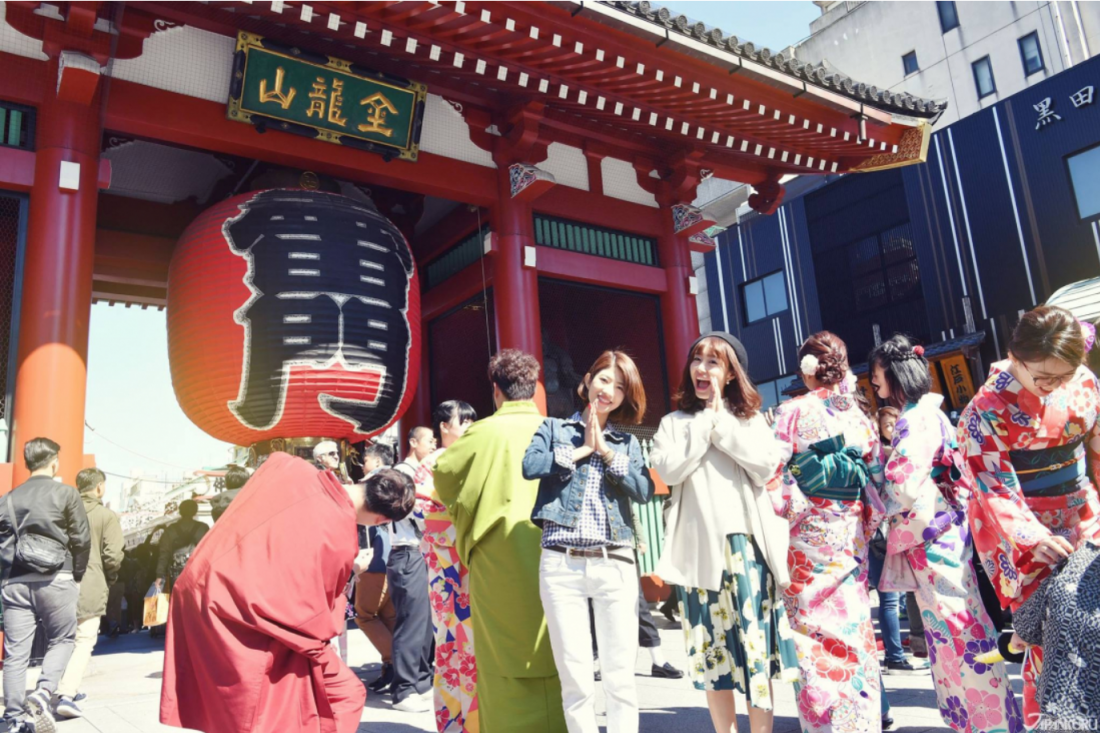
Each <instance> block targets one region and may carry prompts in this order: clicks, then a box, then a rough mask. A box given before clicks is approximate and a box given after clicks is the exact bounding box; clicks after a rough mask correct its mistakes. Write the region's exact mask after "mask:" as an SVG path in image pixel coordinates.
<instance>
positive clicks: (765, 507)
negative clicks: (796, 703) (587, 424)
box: [650, 331, 798, 733]
mask: <svg viewBox="0 0 1100 733" xmlns="http://www.w3.org/2000/svg"><path fill="white" fill-rule="evenodd" d="M677 400H678V406H679V408H680V409H679V410H678V411H676V412H674V413H672V414H671V415H666V416H665V417H664V418H663V419H662V420H661V426H660V428H659V429H658V431H657V436H656V438H655V440H654V446H653V451H652V452H651V454H650V458H651V460H652V463H653V467H654V469H656V471H657V473H658V474H659V475H660V477H661V479H662V480H663V481H664V482H665V483H666V484H668V485H669V486H671V487H672V497H671V510H670V512H669V517H668V530H667V534H666V537H665V548H664V552H663V554H662V555H661V560H660V563H659V564H658V567H657V575H659V576H660V577H661V578H662V579H663V580H664V581H665V582H666V583H670V584H673V585H677V586H680V588H679V590H678V593H679V594H680V614H681V617H682V619H683V625H684V633H685V636H686V637H687V646H688V656H689V658H690V662H691V665H690V666H691V675H692V681H693V682H694V683H695V687H696V688H697V689H700V690H705V691H706V693H707V706H708V707H709V709H710V714H711V719H712V720H713V722H714V728H715V730H717V731H720V733H728V732H729V731H731V730H732V731H735V730H737V727H736V726H737V715H736V710H735V707H734V696H733V691H734V690H735V689H736V690H738V691H739V692H741V693H742V694H744V695H745V698H746V700H747V701H748V704H749V724H750V727H751V730H752V733H768V731H770V730H771V727H772V706H773V699H772V690H771V680H773V679H780V680H783V681H787V682H794V681H796V680H797V679H798V658H797V654H796V651H795V647H794V641H793V637H792V634H791V630H790V627H789V625H788V622H787V617H786V614H785V613H784V610H783V601H782V597H781V595H780V590H781V588H782V587H783V586H784V585H786V583H787V524H786V522H785V521H783V520H782V519H780V518H779V517H777V516H776V514H775V512H774V511H773V509H772V505H771V500H770V499H769V497H768V494H767V492H766V491H765V489H764V485H765V483H767V482H768V481H769V480H770V479H772V478H773V477H774V476H775V475H776V472H777V470H778V468H779V466H780V464H781V461H782V457H781V452H780V445H779V443H778V442H777V441H776V440H775V437H774V436H773V435H772V431H771V429H770V428H769V427H768V424H767V422H766V421H765V420H764V417H763V416H762V415H761V414H760V412H759V410H760V404H761V400H760V395H759V394H758V393H757V392H756V389H755V388H754V387H753V386H752V383H751V382H750V381H749V378H748V376H747V358H746V354H745V348H744V346H742V345H741V342H740V341H738V340H737V339H736V338H734V337H733V336H731V335H729V334H728V333H724V332H718V331H714V332H711V333H708V334H706V335H705V336H703V337H701V338H700V339H699V340H698V341H696V342H695V344H693V345H692V347H691V351H690V353H689V354H688V356H687V364H686V366H685V367H684V374H683V379H682V381H681V384H680V393H679V394H678V396H677Z"/></svg>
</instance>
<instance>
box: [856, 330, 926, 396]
mask: <svg viewBox="0 0 1100 733" xmlns="http://www.w3.org/2000/svg"><path fill="white" fill-rule="evenodd" d="M867 362H868V363H869V364H870V365H871V367H872V369H874V367H875V366H878V367H881V368H882V371H883V373H884V374H885V375H886V384H887V386H888V387H889V388H890V398H889V402H890V406H891V407H896V408H898V409H899V410H901V409H903V408H904V407H905V406H906V405H908V404H910V403H914V402H917V401H919V400H920V398H921V397H924V396H925V395H926V394H928V393H929V392H931V391H932V374H931V371H930V369H929V365H928V359H926V358H925V357H924V347H923V346H921V345H920V344H914V343H913V342H912V341H910V340H909V338H908V337H907V336H903V335H902V334H900V333H898V334H894V336H893V337H891V338H889V339H887V340H886V341H883V342H882V343H881V344H879V345H878V346H876V347H875V348H874V349H872V350H871V353H870V354H869V355H868V356H867Z"/></svg>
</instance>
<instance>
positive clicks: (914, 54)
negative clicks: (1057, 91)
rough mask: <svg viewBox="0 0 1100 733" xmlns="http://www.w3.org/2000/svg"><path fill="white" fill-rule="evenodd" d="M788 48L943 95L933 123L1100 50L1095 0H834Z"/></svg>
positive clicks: (841, 68) (906, 88)
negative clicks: (939, 113) (805, 36)
mask: <svg viewBox="0 0 1100 733" xmlns="http://www.w3.org/2000/svg"><path fill="white" fill-rule="evenodd" d="M816 4H817V5H818V6H820V7H821V17H820V18H818V19H817V20H815V21H814V22H813V23H811V24H810V33H811V36H810V37H809V38H808V39H806V40H805V41H802V42H801V43H799V44H798V45H796V46H795V47H794V49H793V50H794V54H795V57H796V58H798V59H799V60H800V61H803V62H805V63H814V64H817V63H825V64H826V65H827V66H829V67H832V68H835V69H836V70H837V71H838V72H840V73H842V74H844V75H847V76H851V77H853V78H856V79H859V80H860V81H863V82H866V83H867V84H874V85H876V86H877V87H878V88H879V89H885V90H889V91H892V92H908V93H910V94H913V95H915V96H919V97H923V98H926V99H937V100H947V102H948V107H947V111H946V112H945V113H944V114H943V116H942V117H940V119H939V121H938V123H937V127H942V126H944V125H950V124H951V123H952V122H955V121H957V120H959V119H960V118H962V117H966V116H967V115H970V114H972V113H974V112H977V111H979V110H981V109H983V108H985V107H988V106H989V105H991V104H993V103H995V102H997V101H998V100H1001V99H1004V98H1006V97H1008V96H1011V95H1013V94H1015V93H1016V92H1019V91H1021V90H1022V89H1025V88H1027V87H1028V86H1031V85H1032V84H1036V83H1038V82H1040V81H1042V80H1043V79H1046V78H1047V77H1048V76H1052V75H1054V74H1057V73H1058V72H1059V71H1062V70H1064V69H1066V68H1069V67H1070V66H1073V65H1074V64H1078V63H1081V62H1082V61H1084V60H1085V59H1088V58H1090V57H1092V56H1094V55H1096V54H1098V53H1100V2H1077V1H1076V0H1073V1H1071V2H1065V1H1063V2H1034V1H1033V2H958V3H957V2H844V1H840V2H832V1H829V0H818V1H817V2H816Z"/></svg>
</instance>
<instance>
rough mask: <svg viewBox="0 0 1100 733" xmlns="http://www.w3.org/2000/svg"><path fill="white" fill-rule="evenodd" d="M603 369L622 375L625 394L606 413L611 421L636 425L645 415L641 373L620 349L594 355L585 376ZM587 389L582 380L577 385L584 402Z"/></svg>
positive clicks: (592, 374) (589, 376)
mask: <svg viewBox="0 0 1100 733" xmlns="http://www.w3.org/2000/svg"><path fill="white" fill-rule="evenodd" d="M605 369H611V370H612V371H614V370H616V369H617V370H618V371H619V372H621V373H622V375H623V392H624V393H625V394H626V396H625V397H624V398H623V403H622V404H621V405H619V407H618V408H617V409H616V410H615V411H614V412H612V413H611V414H610V415H608V419H609V420H610V421H611V422H614V423H619V424H621V425H637V424H638V423H640V422H641V421H642V418H644V417H645V407H646V405H645V387H644V386H643V385H642V375H641V374H640V373H639V372H638V366H637V365H636V364H635V363H634V360H633V359H631V358H630V356H629V355H628V354H626V353H625V352H622V351H605V352H603V353H602V354H600V355H599V356H598V357H596V361H594V362H592V366H590V367H588V372H587V373H586V374H585V375H584V376H585V377H586V378H592V377H595V376H596V375H597V374H599V373H600V372H602V371H604V370H605ZM587 392H588V390H587V388H586V387H585V385H584V382H583V381H582V382H581V383H580V384H579V385H577V394H578V395H580V398H581V399H582V400H584V401H585V402H587V401H588V394H587Z"/></svg>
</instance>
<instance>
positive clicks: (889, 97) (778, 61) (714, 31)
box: [597, 0, 947, 121]
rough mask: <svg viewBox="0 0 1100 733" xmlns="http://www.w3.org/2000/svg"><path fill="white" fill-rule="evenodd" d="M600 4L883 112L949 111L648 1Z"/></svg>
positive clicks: (602, 0) (942, 104)
mask: <svg viewBox="0 0 1100 733" xmlns="http://www.w3.org/2000/svg"><path fill="white" fill-rule="evenodd" d="M597 1H598V2H599V4H600V5H606V6H608V7H610V8H614V9H616V10H618V11H621V12H625V13H629V14H631V15H633V16H635V17H637V18H640V19H642V20H646V21H648V22H650V23H653V24H655V25H658V26H661V27H663V28H665V29H667V30H668V31H671V32H675V33H678V34H680V35H683V36H687V37H689V38H691V39H693V40H695V41H698V42H700V43H705V44H707V45H710V46H713V47H715V48H717V49H719V50H722V51H725V52H726V53H729V54H731V55H734V56H738V57H741V58H744V59H748V60H749V61H753V62H755V63H758V64H763V65H764V66H767V67H770V68H772V69H775V70H776V71H778V72H780V73H782V74H786V75H788V76H791V77H793V78H795V79H798V80H800V81H806V82H809V83H810V84H813V85H815V86H819V87H822V88H824V89H827V90H829V91H832V92H836V93H838V94H842V95H844V96H846V97H849V98H851V99H854V100H856V101H858V102H863V103H865V104H869V105H872V106H874V107H877V108H879V109H883V110H888V111H891V112H897V113H899V114H903V115H910V116H915V117H922V118H931V120H930V121H935V120H936V119H938V118H939V117H940V115H942V114H943V112H944V110H946V109H947V102H946V101H935V100H931V99H922V98H921V97H916V96H913V95H912V94H909V93H908V92H893V91H890V90H889V89H879V88H878V87H877V86H875V85H873V84H866V83H864V82H860V81H856V80H854V79H852V78H851V77H849V76H847V75H845V74H842V73H840V72H839V71H837V70H835V69H832V68H829V67H828V66H826V65H825V64H807V63H803V62H802V61H799V60H798V59H797V58H795V57H794V55H793V54H791V53H788V52H787V51H786V50H784V51H779V52H775V51H772V50H771V49H770V48H766V47H763V46H761V47H759V48H757V46H756V44H754V43H752V42H751V41H745V40H743V39H740V38H738V37H737V36H734V35H729V36H727V35H726V34H725V32H724V31H723V30H722V29H721V28H717V27H714V26H708V25H707V24H706V23H702V22H698V21H695V20H692V19H691V18H689V17H688V16H686V15H683V14H680V13H675V12H674V11H672V10H670V9H669V8H666V7H664V6H661V5H656V4H654V3H650V2H647V1H646V0H642V1H641V2H631V1H629V0H597Z"/></svg>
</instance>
